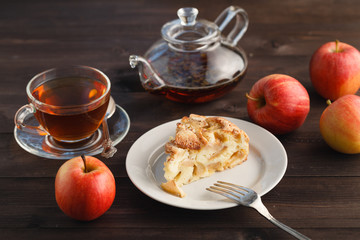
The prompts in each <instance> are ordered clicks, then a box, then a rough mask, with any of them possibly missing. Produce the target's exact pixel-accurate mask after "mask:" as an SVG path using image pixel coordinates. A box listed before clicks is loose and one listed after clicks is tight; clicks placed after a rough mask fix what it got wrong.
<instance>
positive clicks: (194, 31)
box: [161, 7, 220, 51]
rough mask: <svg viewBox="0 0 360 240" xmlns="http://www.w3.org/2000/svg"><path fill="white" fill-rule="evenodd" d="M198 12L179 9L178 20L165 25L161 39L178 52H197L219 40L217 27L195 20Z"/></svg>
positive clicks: (191, 9)
mask: <svg viewBox="0 0 360 240" xmlns="http://www.w3.org/2000/svg"><path fill="white" fill-rule="evenodd" d="M198 13H199V11H198V10H197V9H196V8H192V7H188V8H180V9H179V10H178V11H177V15H178V17H179V19H176V20H173V21H171V22H168V23H166V24H165V25H164V26H163V27H162V29H161V34H162V37H163V38H164V39H165V40H166V41H167V42H169V43H170V45H171V46H172V47H175V48H176V49H180V50H185V51H186V50H199V48H202V47H206V46H207V45H209V44H211V43H213V42H216V41H218V40H219V39H220V30H219V28H218V26H217V25H216V24H215V23H213V22H209V21H206V20H203V19H200V20H196V17H197V15H198Z"/></svg>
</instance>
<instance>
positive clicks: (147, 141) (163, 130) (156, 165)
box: [126, 117, 287, 210]
mask: <svg viewBox="0 0 360 240" xmlns="http://www.w3.org/2000/svg"><path fill="white" fill-rule="evenodd" d="M226 118H227V117H226ZM227 119H228V120H230V121H231V122H233V123H234V124H236V125H237V126H238V127H239V128H240V129H242V130H244V131H245V132H246V133H247V134H248V136H249V138H250V152H249V156H248V160H247V161H246V162H244V163H243V164H241V165H239V166H236V167H234V168H232V169H229V170H225V171H223V172H216V173H215V174H213V175H212V176H210V177H207V178H203V179H200V180H198V181H196V182H193V183H191V184H188V185H184V186H183V187H182V189H183V190H184V191H185V193H186V197H185V198H179V197H176V196H173V195H171V194H169V193H167V192H165V191H163V190H162V188H161V186H160V184H161V183H163V182H166V180H165V178H164V170H163V168H164V161H165V160H166V154H165V152H164V145H165V143H166V142H167V141H168V140H169V137H170V136H174V135H175V129H176V123H178V122H179V121H180V120H175V121H171V122H168V123H164V124H162V125H160V126H158V127H155V128H153V129H151V130H150V131H148V132H146V133H145V134H144V135H142V136H141V137H140V138H139V139H138V140H136V142H135V143H134V144H133V145H132V146H131V148H130V150H129V152H128V154H127V157H126V171H127V173H128V176H129V178H130V180H131V181H132V182H133V183H134V185H135V186H136V187H137V188H138V189H139V190H140V191H142V192H143V193H145V194H146V195H148V196H149V197H151V198H153V199H155V200H157V201H159V202H162V203H165V204H168V205H171V206H176V207H181V208H187V209H198V210H214V209H224V208H229V207H234V206H236V204H235V203H234V202H231V201H228V200H226V199H225V198H224V197H222V196H220V195H217V194H214V193H211V192H209V191H207V190H206V188H207V187H209V186H211V185H212V184H214V183H215V182H216V181H218V180H222V181H227V182H231V183H235V184H239V185H242V186H246V187H249V188H252V189H254V190H255V191H257V192H258V193H259V195H260V196H262V195H264V194H265V193H267V192H269V191H270V190H271V189H272V188H273V187H275V186H276V185H277V184H278V183H279V182H280V180H281V178H282V177H283V176H284V174H285V171H286V167H287V155H286V151H285V149H284V147H283V145H282V144H281V143H280V141H279V140H278V139H277V138H276V137H275V136H274V135H272V134H271V133H270V132H268V131H267V130H265V129H264V128H262V127H259V126H257V125H255V124H253V123H250V122H246V121H243V120H239V119H235V118H227Z"/></svg>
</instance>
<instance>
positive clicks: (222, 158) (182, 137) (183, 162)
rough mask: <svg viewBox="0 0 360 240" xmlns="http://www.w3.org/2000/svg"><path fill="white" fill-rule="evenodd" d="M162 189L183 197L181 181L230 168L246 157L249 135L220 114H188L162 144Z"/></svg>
mask: <svg viewBox="0 0 360 240" xmlns="http://www.w3.org/2000/svg"><path fill="white" fill-rule="evenodd" d="M165 152H166V153H167V154H169V156H168V157H167V159H166V162H165V163H164V166H165V167H164V171H165V174H164V177H165V179H166V180H167V182H166V183H163V184H162V185H161V186H162V188H163V189H164V190H165V191H167V192H169V193H171V194H174V195H176V196H179V197H184V196H185V193H184V191H183V190H182V189H181V187H182V186H183V185H184V184H188V183H191V182H193V181H196V180H198V179H200V178H204V177H208V176H210V175H212V174H213V173H214V172H216V171H223V170H225V169H228V168H233V167H234V166H236V165H239V164H241V163H243V162H244V161H246V160H247V156H248V153H249V138H248V136H247V134H246V133H245V132H244V131H242V130H240V129H239V128H238V127H237V126H236V125H234V124H233V123H231V122H230V121H228V120H226V119H224V118H221V117H204V116H200V115H195V114H191V115H190V117H183V118H182V120H181V122H180V123H178V124H177V128H176V135H175V137H174V138H171V139H170V140H169V142H168V143H167V144H166V145H165Z"/></svg>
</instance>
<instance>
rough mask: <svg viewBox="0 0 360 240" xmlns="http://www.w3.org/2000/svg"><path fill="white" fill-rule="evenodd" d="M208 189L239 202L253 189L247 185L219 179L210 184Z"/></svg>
mask: <svg viewBox="0 0 360 240" xmlns="http://www.w3.org/2000/svg"><path fill="white" fill-rule="evenodd" d="M206 190H208V191H210V192H214V193H217V194H220V195H222V196H224V197H227V198H230V199H232V200H234V201H236V202H238V203H239V201H240V199H241V198H242V197H243V196H244V195H245V194H246V193H249V192H250V191H251V190H250V189H248V188H246V187H243V186H240V185H236V184H233V183H228V182H223V181H217V183H215V184H214V186H210V187H209V188H206Z"/></svg>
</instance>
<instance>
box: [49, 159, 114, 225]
mask: <svg viewBox="0 0 360 240" xmlns="http://www.w3.org/2000/svg"><path fill="white" fill-rule="evenodd" d="M82 157H83V156H82ZM82 157H75V158H73V159H70V160H68V161H66V162H65V163H64V164H63V165H62V166H61V167H60V168H59V170H58V172H57V174H56V178H55V197H56V202H57V204H58V205H59V207H60V209H61V210H62V211H63V212H64V213H65V214H66V215H68V216H70V217H72V218H74V219H77V220H82V221H90V220H93V219H96V218H98V217H100V216H101V215H102V214H104V213H105V212H106V211H107V210H108V209H109V208H110V206H111V205H112V203H113V201H114V198H115V190H116V188H115V179H114V176H113V174H112V173H111V171H110V170H109V168H108V167H107V166H106V165H105V164H104V163H103V162H101V161H100V160H99V159H97V158H94V157H90V156H86V157H83V158H82Z"/></svg>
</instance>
